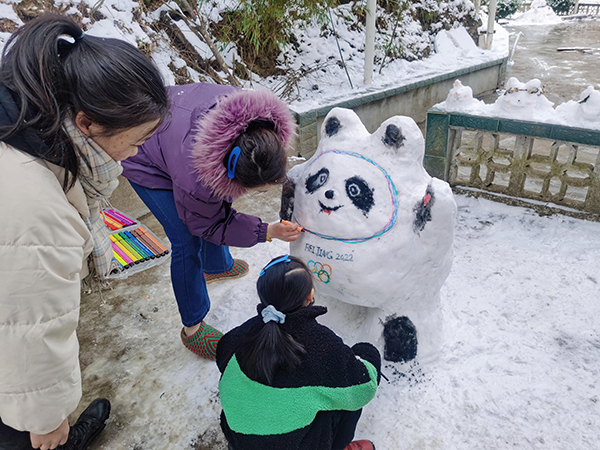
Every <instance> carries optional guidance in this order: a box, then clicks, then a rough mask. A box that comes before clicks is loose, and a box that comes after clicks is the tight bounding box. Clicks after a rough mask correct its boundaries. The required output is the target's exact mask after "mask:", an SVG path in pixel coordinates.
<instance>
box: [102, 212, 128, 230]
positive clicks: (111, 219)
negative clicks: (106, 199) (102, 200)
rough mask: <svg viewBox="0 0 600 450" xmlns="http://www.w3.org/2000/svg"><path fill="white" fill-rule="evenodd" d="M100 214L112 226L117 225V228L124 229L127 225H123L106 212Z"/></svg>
mask: <svg viewBox="0 0 600 450" xmlns="http://www.w3.org/2000/svg"><path fill="white" fill-rule="evenodd" d="M102 214H104V218H105V219H106V220H108V221H110V222H111V223H112V224H113V225H118V226H119V228H125V227H126V226H127V225H125V223H124V222H123V221H122V220H120V219H119V218H117V217H115V216H113V215H112V214H110V213H109V212H108V211H106V210H105V211H102Z"/></svg>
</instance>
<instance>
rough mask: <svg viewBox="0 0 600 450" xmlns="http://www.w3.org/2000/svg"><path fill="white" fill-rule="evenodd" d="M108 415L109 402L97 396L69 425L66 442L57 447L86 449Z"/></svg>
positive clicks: (100, 429) (72, 449) (64, 449)
mask: <svg viewBox="0 0 600 450" xmlns="http://www.w3.org/2000/svg"><path fill="white" fill-rule="evenodd" d="M109 415H110V402H109V401H108V400H106V399H104V398H97V399H96V400H94V401H93V402H92V403H90V406H88V407H87V408H86V410H85V411H83V412H82V413H81V415H80V416H79V419H77V422H75V425H73V426H72V427H71V430H70V431H69V439H68V440H67V442H66V444H64V445H59V446H58V447H57V449H58V450H86V449H87V448H88V446H89V445H90V444H91V442H92V441H93V440H94V438H95V437H96V436H98V434H100V432H101V431H102V430H103V429H104V426H105V425H106V424H105V422H106V419H108V416H109Z"/></svg>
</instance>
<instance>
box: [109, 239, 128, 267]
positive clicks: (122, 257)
mask: <svg viewBox="0 0 600 450" xmlns="http://www.w3.org/2000/svg"><path fill="white" fill-rule="evenodd" d="M111 244H112V248H113V252H114V254H115V258H116V260H117V261H119V262H120V263H121V265H122V266H123V267H125V268H127V267H129V266H130V265H131V264H133V261H132V260H131V259H129V257H128V256H127V255H126V254H125V253H123V251H122V250H121V249H120V248H119V247H118V246H117V244H115V243H114V242H111Z"/></svg>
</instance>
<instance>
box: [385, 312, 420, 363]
mask: <svg viewBox="0 0 600 450" xmlns="http://www.w3.org/2000/svg"><path fill="white" fill-rule="evenodd" d="M383 339H384V341H385V346H384V351H383V357H384V358H385V359H386V360H387V361H392V362H406V361H411V360H413V359H415V357H416V356H417V329H416V328H415V325H414V324H413V323H412V321H411V320H410V319H409V318H408V317H406V316H402V317H394V318H391V319H389V320H388V321H387V322H386V323H385V325H384V326H383Z"/></svg>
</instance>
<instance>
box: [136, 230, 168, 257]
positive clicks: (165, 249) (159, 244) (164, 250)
mask: <svg viewBox="0 0 600 450" xmlns="http://www.w3.org/2000/svg"><path fill="white" fill-rule="evenodd" d="M138 230H140V232H142V233H144V236H146V237H147V238H148V239H150V240H151V241H152V242H153V243H154V244H156V246H157V247H158V248H159V249H160V250H161V252H163V253H165V254H166V253H169V250H168V249H167V248H166V247H165V246H164V245H162V244H161V243H160V242H158V241H157V240H156V239H155V238H154V237H153V236H152V235H151V234H150V233H148V232H147V231H146V230H145V229H144V228H143V227H139V228H138Z"/></svg>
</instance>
